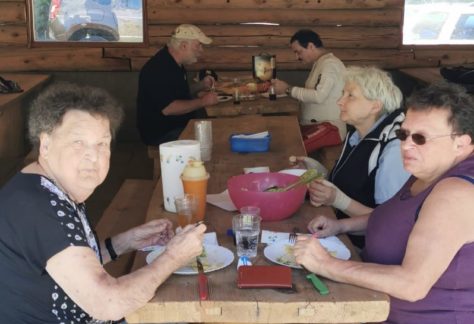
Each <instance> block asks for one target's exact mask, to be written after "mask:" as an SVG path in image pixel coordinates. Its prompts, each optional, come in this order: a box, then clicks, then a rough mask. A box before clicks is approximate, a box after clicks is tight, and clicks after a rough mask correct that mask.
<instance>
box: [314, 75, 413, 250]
mask: <svg viewBox="0 0 474 324" xmlns="http://www.w3.org/2000/svg"><path fill="white" fill-rule="evenodd" d="M344 77H345V85H344V90H343V94H342V96H341V98H340V99H339V100H338V102H337V103H338V105H339V107H340V110H341V111H340V119H341V120H342V121H343V122H345V123H346V124H348V125H349V131H348V133H347V135H346V139H345V142H344V147H343V150H342V153H341V155H340V157H339V159H338V160H337V162H336V164H335V166H334V167H333V169H332V170H331V172H330V173H329V176H328V179H327V180H316V181H314V182H312V183H311V185H310V187H309V191H310V197H311V202H312V203H313V204H314V205H316V206H319V205H321V204H324V205H331V206H333V207H335V208H336V209H337V211H336V215H337V217H338V218H347V217H350V216H356V215H364V214H367V213H370V212H371V211H372V209H373V208H374V207H375V206H377V205H379V204H381V203H383V202H384V201H386V200H387V199H389V198H391V197H392V196H393V195H394V194H395V193H396V192H397V191H398V190H399V189H400V187H401V186H402V185H403V184H404V183H405V181H406V180H407V179H408V176H409V174H408V173H407V172H406V171H405V170H404V169H403V164H402V160H401V155H400V141H399V140H398V139H397V138H396V136H395V131H396V130H397V129H398V128H399V127H400V123H401V122H402V121H403V119H404V117H405V115H404V113H403V111H402V109H401V108H400V106H401V103H402V93H401V91H400V90H399V89H398V87H397V86H396V85H395V84H394V83H393V81H392V79H391V78H390V76H389V74H388V73H387V72H385V71H382V70H380V69H378V68H375V67H357V66H351V67H348V68H347V70H346V73H345V76H344ZM308 228H309V230H310V231H312V232H313V231H315V230H317V229H316V228H315V227H314V223H313V222H311V223H310V224H309V225H308ZM350 237H351V240H352V242H353V243H354V244H355V245H357V246H359V247H363V245H364V242H363V236H361V235H350Z"/></svg>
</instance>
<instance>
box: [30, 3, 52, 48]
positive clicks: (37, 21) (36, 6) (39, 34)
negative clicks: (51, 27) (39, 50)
mask: <svg viewBox="0 0 474 324" xmlns="http://www.w3.org/2000/svg"><path fill="white" fill-rule="evenodd" d="M50 5H51V0H33V12H34V26H35V39H37V40H46V39H48V38H49V37H48V23H49V7H50Z"/></svg>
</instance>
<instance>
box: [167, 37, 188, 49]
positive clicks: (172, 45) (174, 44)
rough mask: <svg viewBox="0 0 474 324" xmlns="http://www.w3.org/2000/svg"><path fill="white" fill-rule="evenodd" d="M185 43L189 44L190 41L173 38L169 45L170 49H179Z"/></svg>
mask: <svg viewBox="0 0 474 324" xmlns="http://www.w3.org/2000/svg"><path fill="white" fill-rule="evenodd" d="M184 42H189V39H183V38H175V37H171V38H170V39H169V41H168V44H167V45H168V47H169V48H172V49H178V48H179V45H181V43H184Z"/></svg>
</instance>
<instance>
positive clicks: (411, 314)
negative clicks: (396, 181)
mask: <svg viewBox="0 0 474 324" xmlns="http://www.w3.org/2000/svg"><path fill="white" fill-rule="evenodd" d="M453 176H464V177H466V178H465V179H466V180H468V181H471V182H472V183H473V184H474V156H470V157H469V158H468V159H466V160H464V161H462V162H461V163H459V164H458V165H456V166H455V167H453V168H452V169H451V170H449V171H447V172H446V173H445V174H444V175H443V176H442V177H440V179H439V180H437V182H438V181H440V180H441V179H443V178H447V177H453ZM414 180H415V179H414V178H410V179H409V180H408V181H407V183H406V184H405V185H404V186H403V187H402V189H400V191H399V192H398V193H397V194H396V195H395V196H394V197H393V198H392V199H390V200H388V201H387V202H386V203H384V204H382V205H380V206H379V207H377V208H376V209H375V210H374V211H373V213H372V215H371V217H370V219H369V222H368V224H367V231H366V236H365V249H364V251H363V252H362V259H363V260H364V261H365V262H373V263H379V264H388V265H400V264H401V263H402V261H403V257H404V256H405V250H406V246H407V242H408V237H409V236H410V233H411V231H412V229H413V226H414V225H415V222H416V218H417V215H418V211H419V210H420V208H421V205H422V204H423V201H424V200H425V198H426V197H427V196H428V194H429V193H430V192H431V190H432V189H433V187H434V186H435V184H436V183H434V184H432V185H431V186H430V187H429V188H427V189H426V190H424V191H423V192H421V193H419V194H418V195H416V196H412V195H411V193H410V187H411V184H412V183H413V182H414ZM473 198H474V197H473ZM472 216H473V217H474V215H472ZM387 323H403V324H409V323H413V324H415V323H416V324H423V323H426V324H436V323H440V324H441V323H442V324H447V323H458V324H461V323H462V324H468V323H469V324H472V323H474V243H469V244H465V245H464V246H462V248H461V249H460V250H459V251H458V253H457V254H456V255H455V256H454V259H453V260H452V261H451V263H450V264H449V266H448V268H447V269H446V271H445V272H444V273H443V274H442V275H441V277H440V278H439V279H438V281H437V282H436V283H435V284H434V286H433V287H432V288H431V290H430V291H429V293H428V295H427V296H426V297H425V298H423V299H422V300H419V301H417V302H408V301H403V300H400V299H397V298H394V297H391V298H390V314H389V317H388V319H387Z"/></svg>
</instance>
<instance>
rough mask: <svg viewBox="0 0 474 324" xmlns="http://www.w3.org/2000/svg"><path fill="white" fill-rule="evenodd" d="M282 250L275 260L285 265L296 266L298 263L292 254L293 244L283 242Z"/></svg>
mask: <svg viewBox="0 0 474 324" xmlns="http://www.w3.org/2000/svg"><path fill="white" fill-rule="evenodd" d="M283 250H284V251H283V252H284V253H283V255H281V256H280V257H278V258H277V259H276V260H277V262H278V263H281V264H284V265H287V266H292V267H297V266H298V264H296V260H295V256H294V254H293V245H290V244H285V246H284V249H283Z"/></svg>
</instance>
